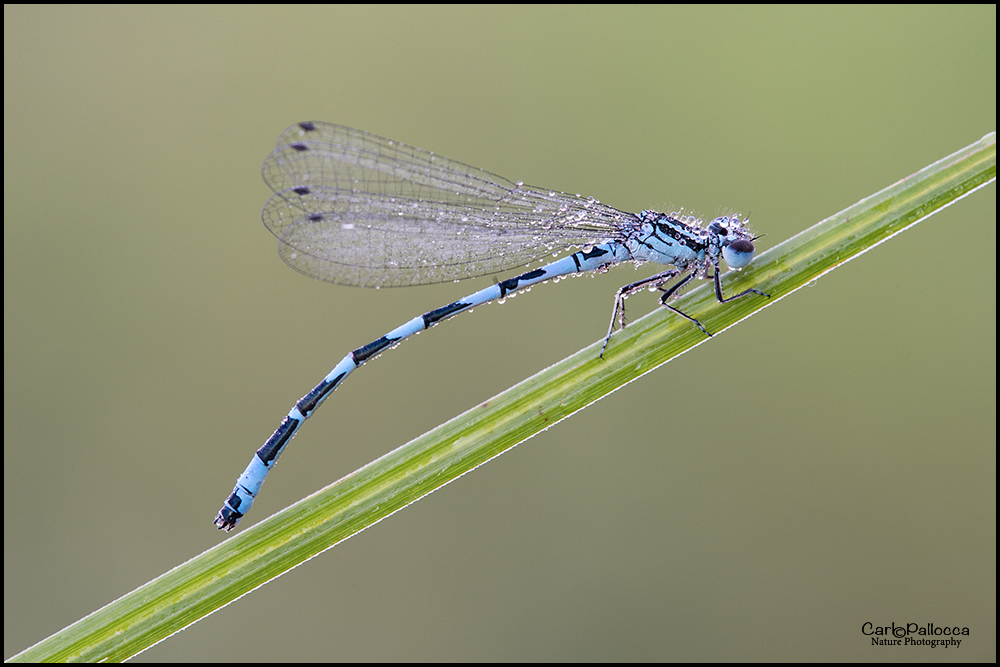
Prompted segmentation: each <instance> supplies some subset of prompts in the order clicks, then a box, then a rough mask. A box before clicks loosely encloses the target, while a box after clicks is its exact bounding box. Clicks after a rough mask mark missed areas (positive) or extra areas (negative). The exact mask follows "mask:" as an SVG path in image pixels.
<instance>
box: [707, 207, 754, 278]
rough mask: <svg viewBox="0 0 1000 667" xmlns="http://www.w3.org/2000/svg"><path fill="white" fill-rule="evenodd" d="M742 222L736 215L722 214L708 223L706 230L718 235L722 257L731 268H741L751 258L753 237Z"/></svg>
mask: <svg viewBox="0 0 1000 667" xmlns="http://www.w3.org/2000/svg"><path fill="white" fill-rule="evenodd" d="M744 222H745V221H743V220H740V219H739V217H737V216H732V217H730V216H723V217H721V218H716V219H715V220H713V221H712V222H711V223H710V224H709V225H708V231H709V232H711V233H712V234H714V235H715V236H716V237H718V239H719V245H721V246H722V258H723V259H724V260H726V264H727V265H728V266H729V268H731V269H742V268H743V267H744V266H746V265H747V264H749V263H750V261H751V260H752V259H753V254H754V247H753V240H754V237H753V236H752V235H751V234H750V233H749V232H748V231H746V230H745V229H744V228H743V224H744Z"/></svg>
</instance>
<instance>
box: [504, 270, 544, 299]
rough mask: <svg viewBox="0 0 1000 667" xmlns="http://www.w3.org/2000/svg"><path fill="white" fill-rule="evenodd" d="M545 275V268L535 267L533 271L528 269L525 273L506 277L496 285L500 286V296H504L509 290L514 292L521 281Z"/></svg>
mask: <svg viewBox="0 0 1000 667" xmlns="http://www.w3.org/2000/svg"><path fill="white" fill-rule="evenodd" d="M544 275H545V269H535V270H534V271H528V272H527V273H522V274H521V275H519V276H514V277H513V278H508V279H507V280H504V281H503V282H502V283H500V284H499V285H497V287H499V288H500V297H501V298H502V297H505V296H507V295H508V294H510V293H511V292H516V291H517V289H518V285H520V284H521V283H523V282H528V281H529V280H534V279H535V278H541V277H542V276H544Z"/></svg>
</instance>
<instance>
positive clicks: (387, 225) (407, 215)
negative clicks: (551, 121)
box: [262, 122, 638, 287]
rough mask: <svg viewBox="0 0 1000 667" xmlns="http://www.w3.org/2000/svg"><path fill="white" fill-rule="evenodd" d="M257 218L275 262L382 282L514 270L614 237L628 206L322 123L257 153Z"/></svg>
mask: <svg viewBox="0 0 1000 667" xmlns="http://www.w3.org/2000/svg"><path fill="white" fill-rule="evenodd" d="M262 171H263V176H264V180H265V181H266V182H267V184H268V186H270V188H271V189H272V190H274V192H275V194H274V196H272V197H271V198H270V199H269V200H268V202H267V204H266V205H265V206H264V210H263V212H262V218H263V220H264V224H265V225H266V226H267V228H268V229H269V230H270V231H271V232H272V233H273V234H274V235H275V236H276V237H277V238H278V241H279V243H278V250H279V253H280V255H281V258H282V259H283V260H284V261H285V262H286V263H287V264H288V265H289V266H291V267H292V268H294V269H295V270H297V271H300V272H302V273H304V274H306V275H308V276H311V277H313V278H318V279H319V280H325V281H327V282H332V283H339V284H343V285H356V286H363V287H389V286H402V285H417V284H428V283H436V282H447V281H453V280H459V279H461V278H470V277H473V276H481V275H485V274H489V273H496V272H499V271H506V270H509V269H513V268H516V267H521V266H524V265H526V264H528V263H529V262H531V261H533V260H536V259H539V258H541V257H543V256H545V255H548V254H551V253H553V252H558V251H562V250H565V249H567V248H570V247H575V246H585V245H588V244H593V243H598V242H601V241H604V240H606V239H612V238H621V237H622V236H623V235H624V233H625V232H626V231H627V230H628V229H632V228H634V226H635V225H637V224H638V223H637V218H636V216H635V215H633V214H631V213H624V212H622V211H618V210H616V209H614V208H611V207H610V206H605V205H603V204H601V203H600V202H598V201H596V200H594V199H591V198H584V197H580V196H578V195H569V194H565V193H562V192H554V191H550V190H544V189H540V188H535V187H531V186H526V185H523V184H520V183H513V182H511V181H508V180H507V179H505V178H502V177H500V176H497V175H495V174H491V173H489V172H487V171H484V170H482V169H477V168H476V167H470V166H468V165H465V164H462V163H461V162H457V161H455V160H451V159H448V158H445V157H442V156H439V155H435V154H434V153H431V152H428V151H424V150H421V149H419V148H413V147H411V146H407V145H405V144H401V143H399V142H396V141H392V140H390V139H384V138H382V137H378V136H376V135H373V134H368V133H367V132H361V131H360V130H354V129H351V128H348V127H342V126H340V125H332V124H329V123H318V122H316V123H300V124H298V125H293V126H292V127H290V128H288V129H287V130H286V131H285V132H284V133H282V135H281V137H279V139H278V146H277V148H276V149H275V151H274V152H273V153H271V154H270V155H269V156H268V157H267V159H266V160H265V161H264V166H263V170H262Z"/></svg>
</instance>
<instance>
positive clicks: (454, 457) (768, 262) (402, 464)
mask: <svg viewBox="0 0 1000 667" xmlns="http://www.w3.org/2000/svg"><path fill="white" fill-rule="evenodd" d="M995 178H996V135H995V134H994V133H991V134H989V135H987V136H986V137H984V138H983V139H981V140H980V141H978V142H976V143H974V144H972V145H970V146H968V147H966V148H964V149H962V150H961V151H959V152H957V153H955V154H954V155H950V156H948V157H947V158H944V159H943V160H940V161H938V162H936V163H934V164H932V165H930V166H928V167H927V168H925V169H923V170H921V171H920V172H918V173H916V174H914V175H912V176H910V177H909V178H906V179H904V180H902V181H900V182H898V183H896V184H894V185H892V186H890V187H888V188H886V189H885V190H882V191H881V192H878V193H876V194H874V195H872V196H870V197H868V198H867V199H864V200H863V201H860V202H858V203H857V204H855V205H853V206H851V207H849V208H847V209H845V210H844V211H841V212H840V213H837V214H836V215H834V216H832V217H830V218H828V219H826V220H824V221H822V222H820V223H818V224H817V225H814V226H813V227H811V228H809V229H807V230H806V231H804V232H802V233H800V234H798V235H797V236H795V237H793V238H791V239H789V240H787V241H785V242H784V243H781V244H780V245H778V246H777V247H774V248H772V249H770V250H768V251H766V252H764V253H762V254H761V255H760V256H759V257H758V258H757V259H756V260H755V261H754V262H753V264H751V266H750V267H749V268H748V269H746V270H745V271H743V272H742V273H730V274H729V275H728V276H726V277H725V278H724V279H723V285H724V287H725V290H726V293H727V294H733V293H735V292H737V291H740V290H743V289H746V288H747V287H751V286H752V287H755V288H757V289H760V290H762V291H765V292H768V293H770V294H771V295H772V297H771V298H770V299H765V298H763V297H748V298H745V299H740V300H738V301H735V302H732V303H730V304H727V305H725V306H721V305H719V304H717V303H716V302H715V296H714V294H713V291H712V289H711V286H710V285H707V284H705V285H702V286H701V287H699V288H698V289H695V290H692V291H690V292H689V293H688V294H686V295H685V296H684V297H682V298H681V299H679V300H678V301H677V305H678V306H679V307H680V308H681V309H682V310H684V311H685V312H688V313H692V314H694V315H696V316H697V317H698V318H699V319H701V321H702V322H703V323H704V324H705V326H706V327H707V328H708V329H709V330H710V331H713V332H720V331H723V330H724V329H726V328H728V327H730V326H732V325H734V324H735V323H737V322H738V321H740V320H742V319H743V318H745V317H748V316H750V315H751V314H753V313H754V312H756V311H758V310H761V309H762V308H764V307H766V306H770V305H774V304H775V303H776V302H777V301H778V300H780V299H781V298H783V297H785V296H787V295H788V294H790V293H792V292H794V291H795V290H797V289H799V288H801V287H803V286H805V285H807V284H809V283H810V282H812V281H814V280H816V279H817V278H819V277H820V276H822V275H823V274H824V273H826V272H828V271H830V270H832V269H834V268H836V267H837V266H840V265H841V264H844V263H845V262H847V261H849V260H850V259H853V258H854V257H857V256H859V255H861V254H862V253H864V252H866V251H868V250H869V249H871V248H873V247H875V246H876V245H878V244H880V243H882V242H883V241H885V240H887V239H889V238H891V237H892V236H894V235H895V234H898V233H899V232H900V231H902V230H904V229H906V228H908V227H910V226H912V225H914V224H916V223H918V222H920V221H921V220H924V219H926V218H927V217H929V216H930V215H932V214H934V213H935V212H937V211H939V210H941V209H943V208H945V207H947V206H949V205H950V204H952V203H954V202H956V201H958V200H959V199H961V198H963V197H965V196H967V195H968V194H970V193H972V192H973V191H975V190H976V189H978V188H980V187H983V186H984V185H986V184H988V183H990V182H992V181H994V180H995ZM708 340H709V339H706V338H705V336H704V335H703V334H701V333H700V332H699V331H698V330H697V329H696V328H695V327H693V326H691V324H690V323H689V322H686V321H685V320H683V319H681V318H679V317H677V316H675V315H672V314H670V313H669V312H667V311H665V310H663V309H658V310H657V311H656V312H654V313H652V314H650V315H648V316H647V317H644V318H642V319H640V320H638V321H636V322H634V323H632V324H630V325H629V326H628V328H626V329H625V330H624V331H623V332H620V333H617V334H615V336H614V338H613V339H612V342H611V344H610V346H609V347H608V350H607V352H606V354H605V356H604V358H603V359H601V358H598V356H597V354H598V351H599V349H600V342H597V343H594V344H593V345H591V346H590V347H588V348H586V349H584V350H581V351H580V352H577V353H576V354H574V355H572V356H570V357H568V358H567V359H564V360H562V361H560V362H559V363H557V364H555V365H554V366H552V367H550V368H547V369H545V370H544V371H542V372H540V373H538V374H537V375H535V376H533V377H531V378H529V379H527V380H525V381H523V382H521V383H519V384H517V385H516V386H514V387H511V388H510V389H508V390H507V391H505V392H503V393H502V394H499V395H498V396H496V397H494V398H492V399H490V400H488V401H486V402H485V403H482V404H481V405H478V406H476V407H474V408H473V409H471V410H469V411H468V412H465V413H464V414H462V415H459V416H458V417H456V418H454V419H452V420H451V421H449V422H447V423H445V424H442V425H441V426H439V427H437V428H435V429H434V430H432V431H430V432H428V433H426V434H424V435H422V436H420V437H419V438H417V439H415V440H413V441H412V442H409V443H407V444H406V445H404V446H402V447H400V448H399V449H396V450H395V451H392V452H390V453H388V454H386V455H385V456H383V457H381V458H379V459H378V460H376V461H373V462H372V463H370V464H368V465H367V466H365V467H363V468H361V469H360V470H357V471H356V472H354V473H352V474H351V475H348V476H347V477H345V478H343V479H341V480H340V481H338V482H337V483H335V484H333V485H331V486H329V487H327V488H325V489H322V490H320V491H318V492H317V493H315V494H313V495H311V496H309V497H308V498H305V499H303V500H301V501H299V502H298V503H296V504H294V505H292V506H291V507H288V508H287V509H285V510H283V511H281V512H279V513H277V514H275V515H274V516H272V517H270V518H268V519H266V520H265V521H262V522H261V523H259V524H257V525H255V526H252V527H250V528H248V529H246V530H243V531H242V532H240V533H238V534H236V535H235V536H234V537H231V538H229V539H227V540H226V541H224V542H223V543H221V544H219V545H218V546H216V547H214V548H212V549H209V550H208V551H206V552H205V553H202V554H201V555H199V556H197V557H195V558H193V559H191V560H190V561H188V562H187V563H184V564H182V565H179V566H178V567H176V568H174V569H173V570H171V571H170V572H167V573H166V574H164V575H162V576H160V577H158V578H157V579H154V580H153V581H150V582H149V583H147V584H145V585H144V586H142V587H140V588H138V589H136V590H135V591H133V592H131V593H129V594H127V595H125V596H123V597H122V598H120V599H118V600H116V601H114V602H112V603H111V604H109V605H107V606H106V607H104V608H102V609H100V610H98V611H96V612H94V613H93V614H91V615H89V616H87V617H86V618H84V619H82V620H80V621H78V622H76V623H74V624H73V625H71V626H69V627H67V628H65V629H64V630H61V631H60V632H57V633H56V634H54V635H52V636H51V637H49V638H47V639H45V640H43V641H42V642H39V643H38V644H36V645H35V646H33V647H31V648H29V649H27V650H26V651H24V652H22V653H20V654H18V655H16V656H14V657H13V658H12V660H15V661H65V660H85V661H89V662H97V661H119V660H124V659H127V658H129V657H131V656H134V655H136V654H137V653H140V652H141V651H143V650H145V649H147V648H149V647H150V646H152V645H154V644H156V643H157V642H159V641H161V640H163V639H164V638H166V637H168V636H170V635H171V634H173V633H175V632H178V631H180V630H182V629H184V628H185V627H186V626H188V625H189V624H191V623H194V622H195V621H197V620H198V619H200V618H202V617H204V616H207V615H208V614H210V613H212V612H214V611H217V610H218V609H220V608H222V607H224V606H225V605H227V604H229V603H230V602H232V601H234V600H236V599H237V598H239V597H241V596H242V595H245V594H247V593H249V592H250V591H252V590H253V589H255V588H257V587H258V586H261V585H263V584H265V583H267V582H268V581H270V580H272V579H274V578H276V577H278V576H279V575H281V574H283V573H284V572H287V571H288V570H290V569H291V568H293V567H295V566H296V565H299V564H301V563H303V562H304V561H306V560H308V559H310V558H312V557H314V556H316V555H318V554H319V553H322V552H323V551H324V550H326V549H329V548H330V547H332V546H334V545H336V544H337V543H338V542H340V541H342V540H345V539H347V538H348V537H350V536H352V535H354V534H355V533H358V532H360V531H361V530H363V529H365V528H367V527H368V526H370V525H372V524H374V523H376V522H377V521H380V520H381V519H383V518H385V517H387V516H389V515H390V514H392V513H394V512H395V511H397V510H399V509H402V508H403V507H405V506H406V505H408V504H410V503H412V502H414V501H416V500H418V499H420V498H421V497H423V496H425V495H426V494H428V493H430V492H431V491H434V490H435V489H437V488H439V487H441V486H443V485H445V484H447V483H448V482H450V481H452V480H454V479H456V478H457V477H459V476H460V475H463V474H465V473H466V472H469V471H470V470H472V469H473V468H475V467H476V466H478V465H480V464H482V463H485V462H486V461H488V460H490V459H491V458H493V457H494V456H498V455H499V454H502V453H503V452H505V451H506V450H508V449H510V448H512V447H514V446H515V445H517V444H518V443H520V442H523V441H524V440H526V439H528V438H530V437H531V436H533V435H535V434H536V433H538V432H539V431H542V430H544V429H546V428H548V427H549V426H552V425H553V424H555V423H557V422H558V421H560V420H562V419H565V418H566V417H568V416H569V415H571V414H573V413H574V412H576V411H577V410H581V409H583V408H584V407H586V406H587V405H589V404H591V403H593V402H594V401H596V400H598V399H600V398H602V397H603V396H606V395H608V394H609V393H611V392H612V391H614V390H616V389H618V388H619V387H622V386H623V385H625V384H627V383H629V382H631V381H633V380H635V379H637V378H638V377H640V376H641V375H644V374H645V373H648V372H649V371H651V370H653V369H655V368H657V367H658V366H660V365H662V364H664V363H666V362H667V361H669V360H670V359H672V358H674V357H676V356H677V355H679V354H681V353H683V352H685V351H687V350H689V349H691V348H693V347H695V346H696V345H701V344H703V343H706V342H708ZM208 518H209V517H206V529H207V525H208Z"/></svg>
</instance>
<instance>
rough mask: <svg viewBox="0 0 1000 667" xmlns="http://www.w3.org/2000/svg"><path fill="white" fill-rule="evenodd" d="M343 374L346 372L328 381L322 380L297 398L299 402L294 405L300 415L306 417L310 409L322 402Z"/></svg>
mask: <svg viewBox="0 0 1000 667" xmlns="http://www.w3.org/2000/svg"><path fill="white" fill-rule="evenodd" d="M345 375H347V373H341V374H340V375H338V376H337V377H335V378H333V379H332V380H330V381H327V380H323V381H322V382H320V383H319V384H318V385H316V386H315V387H313V388H312V391H310V392H309V393H308V394H306V395H305V396H303V397H302V398H301V399H299V402H298V403H296V404H295V407H296V408H298V409H299V412H301V413H302V416H303V417H306V418H308V417H309V415H311V414H312V411H313V410H315V409H316V407H317V406H318V405H319V404H320V403H322V402H323V399H324V398H326V397H327V396H329V395H330V392H332V391H333V390H334V389H336V388H337V385H339V384H340V381H341V380H343V379H344V376H345Z"/></svg>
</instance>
